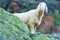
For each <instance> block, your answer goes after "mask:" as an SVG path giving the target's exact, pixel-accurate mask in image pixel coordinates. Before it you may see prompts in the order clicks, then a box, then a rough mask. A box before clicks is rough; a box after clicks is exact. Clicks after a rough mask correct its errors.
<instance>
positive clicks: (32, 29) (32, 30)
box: [30, 25, 36, 34]
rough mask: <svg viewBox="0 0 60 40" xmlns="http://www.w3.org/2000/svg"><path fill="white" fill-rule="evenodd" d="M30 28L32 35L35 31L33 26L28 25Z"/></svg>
mask: <svg viewBox="0 0 60 40" xmlns="http://www.w3.org/2000/svg"><path fill="white" fill-rule="evenodd" d="M30 26H31V27H30V29H31V34H34V33H35V31H36V29H35V28H34V25H30Z"/></svg>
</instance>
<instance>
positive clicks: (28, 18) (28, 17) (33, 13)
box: [13, 2, 48, 34]
mask: <svg viewBox="0 0 60 40" xmlns="http://www.w3.org/2000/svg"><path fill="white" fill-rule="evenodd" d="M45 9H46V12H47V11H48V10H47V5H46V3H45V2H41V3H40V4H39V5H38V7H37V8H36V9H34V10H30V11H28V12H24V13H14V14H13V15H15V16H17V17H19V18H20V19H21V20H22V21H23V22H24V23H26V24H27V26H28V25H30V29H31V34H34V33H35V31H36V28H34V26H35V23H37V25H40V24H41V20H42V18H43V16H44V11H45ZM39 11H42V15H41V17H40V18H39V19H38V17H37V16H38V15H39Z"/></svg>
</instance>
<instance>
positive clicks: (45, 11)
mask: <svg viewBox="0 0 60 40" xmlns="http://www.w3.org/2000/svg"><path fill="white" fill-rule="evenodd" d="M44 14H48V7H47V5H46V7H45V10H44Z"/></svg>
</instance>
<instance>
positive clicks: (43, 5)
mask: <svg viewBox="0 0 60 40" xmlns="http://www.w3.org/2000/svg"><path fill="white" fill-rule="evenodd" d="M37 9H38V10H39V11H43V13H45V14H46V13H47V12H48V7H47V5H46V3H45V2H41V3H39V5H38V6H37Z"/></svg>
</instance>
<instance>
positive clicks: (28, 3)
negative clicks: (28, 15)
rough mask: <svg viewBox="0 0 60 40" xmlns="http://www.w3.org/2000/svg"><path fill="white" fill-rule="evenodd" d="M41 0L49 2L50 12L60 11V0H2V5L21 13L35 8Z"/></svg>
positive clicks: (11, 10) (12, 11)
mask: <svg viewBox="0 0 60 40" xmlns="http://www.w3.org/2000/svg"><path fill="white" fill-rule="evenodd" d="M40 2H46V3H47V5H48V8H49V13H53V14H59V13H60V0H0V6H1V7H2V8H4V9H5V10H7V11H9V12H11V13H14V12H19V13H21V12H26V11H29V10H31V9H35V8H36V7H37V5H38V4H39V3H40Z"/></svg>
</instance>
